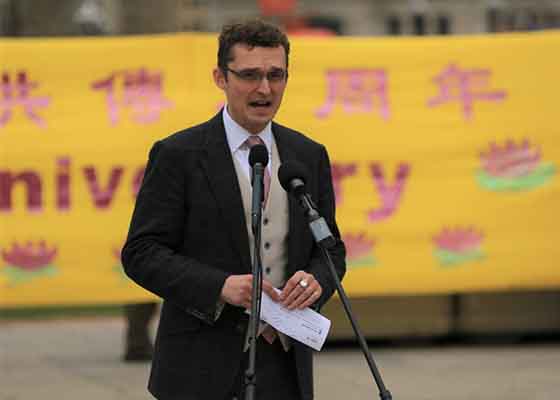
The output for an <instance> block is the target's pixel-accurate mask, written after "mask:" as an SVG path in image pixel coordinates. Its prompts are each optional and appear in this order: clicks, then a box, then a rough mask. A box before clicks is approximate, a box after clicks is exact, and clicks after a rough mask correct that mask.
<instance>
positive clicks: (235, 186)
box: [201, 112, 251, 271]
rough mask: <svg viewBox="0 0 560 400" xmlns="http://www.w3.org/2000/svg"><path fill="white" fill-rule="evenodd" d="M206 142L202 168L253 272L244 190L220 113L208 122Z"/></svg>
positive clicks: (240, 253)
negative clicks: (244, 205) (242, 195)
mask: <svg viewBox="0 0 560 400" xmlns="http://www.w3.org/2000/svg"><path fill="white" fill-rule="evenodd" d="M206 139H207V140H206V152H205V154H206V156H205V157H202V158H201V165H202V168H203V170H204V171H205V173H206V175H207V177H208V181H209V182H210V188H211V190H212V191H213V193H214V197H215V199H216V203H217V204H218V206H219V208H220V210H221V211H222V215H223V216H224V218H225V220H226V224H227V226H228V228H229V231H230V236H231V239H232V241H233V243H235V247H236V249H237V251H238V253H239V256H240V258H241V260H242V263H243V266H244V267H245V268H248V271H250V270H251V256H250V251H249V238H248V232H247V225H246V221H245V212H244V209H243V201H242V198H241V189H240V187H239V182H238V181H237V175H236V173H235V168H234V165H233V159H232V156H231V151H230V149H229V146H228V143H227V139H226V132H225V128H224V123H223V119H222V113H221V112H220V113H218V115H216V116H215V117H214V118H213V119H211V120H210V121H209V126H208V129H207V132H206Z"/></svg>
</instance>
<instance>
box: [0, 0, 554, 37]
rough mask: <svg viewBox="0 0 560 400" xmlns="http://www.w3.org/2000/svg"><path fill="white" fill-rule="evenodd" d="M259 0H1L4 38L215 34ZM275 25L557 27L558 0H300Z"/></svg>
mask: <svg viewBox="0 0 560 400" xmlns="http://www.w3.org/2000/svg"><path fill="white" fill-rule="evenodd" d="M264 3H266V1H265V0H221V1H220V0H157V1H156V0H0V33H1V34H3V35H7V36H68V35H80V34H85V35H91V34H95V35H98V34H111V35H116V34H149V33H165V32H180V31H209V32H215V31H218V30H219V29H220V27H221V26H222V25H223V24H224V23H227V22H232V21H236V20H240V19H245V18H250V17H260V16H261V15H262V10H263V6H262V4H264ZM292 3H293V5H294V6H293V10H292V11H291V12H290V13H289V14H288V15H282V16H267V18H268V19H271V20H273V21H275V22H277V23H279V24H282V25H287V26H290V25H294V24H296V25H298V26H299V27H311V28H321V29H326V30H329V31H332V32H333V33H335V34H343V35H432V34H470V33H482V32H505V31H525V30H539V29H551V28H559V27H560V2H558V1H557V0H348V1H345V2H340V1H336V0H299V1H293V2H292Z"/></svg>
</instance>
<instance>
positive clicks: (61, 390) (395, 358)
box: [0, 318, 560, 400]
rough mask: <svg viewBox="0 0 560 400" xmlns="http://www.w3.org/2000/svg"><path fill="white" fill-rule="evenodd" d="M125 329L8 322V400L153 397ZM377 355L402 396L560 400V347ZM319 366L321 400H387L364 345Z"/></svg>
mask: <svg viewBox="0 0 560 400" xmlns="http://www.w3.org/2000/svg"><path fill="white" fill-rule="evenodd" d="M122 332H123V321H122V320H121V319H119V318H93V319H92V318H89V319H80V320H75V319H74V320H65V321H57V320H55V321H52V320H51V321H43V322H3V323H2V325H1V327H0V400H66V399H68V400H149V399H151V396H150V395H149V394H148V393H147V392H146V390H145V386H146V378H147V375H148V369H149V366H148V365H147V364H137V365H130V364H124V363H122V362H121V361H120V354H121V351H122ZM371 350H372V354H373V356H374V358H375V360H376V362H377V363H378V365H379V367H380V370H381V373H382V376H383V378H384V380H385V382H386V384H387V386H388V388H389V389H390V390H391V392H392V393H393V398H394V399H395V400H402V399H406V400H424V399H425V400H428V399H429V400H436V399H438V400H439V399H445V400H449V399H453V400H455V399H456V400H474V399H489V400H501V399H504V400H506V399H507V400H521V399H523V400H527V399H531V400H557V399H558V398H560V343H556V344H554V343H552V344H550V343H549V344H538V345H525V346H513V345H510V346H505V345H499V346H497V345H496V346H489V345H484V346H444V347H434V346H424V347H422V346H415V347H408V348H407V347H403V346H398V347H393V346H385V347H383V348H372V349H371ZM315 362H316V367H317V368H316V375H315V376H316V382H315V387H316V394H317V396H316V398H317V399H318V400H335V399H337V400H338V399H344V400H353V399H379V395H378V393H377V389H376V387H375V385H374V383H373V382H372V379H371V377H370V374H369V370H368V369H367V365H366V362H365V360H364V358H363V355H362V354H361V352H360V351H359V350H358V349H356V348H347V347H346V348H330V347H329V348H328V349H326V350H324V351H323V352H321V353H320V354H317V356H316V360H315ZM209 400H212V399H209Z"/></svg>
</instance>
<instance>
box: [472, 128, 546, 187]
mask: <svg viewBox="0 0 560 400" xmlns="http://www.w3.org/2000/svg"><path fill="white" fill-rule="evenodd" d="M480 160H481V164H482V168H481V169H480V170H479V171H478V172H477V180H478V182H479V184H480V185H481V186H483V187H485V188H487V189H490V190H494V191H517V190H529V189H533V188H535V187H538V186H541V185H543V184H545V183H546V182H547V181H549V180H550V179H551V178H552V176H553V175H554V173H555V171H556V168H555V166H554V164H552V163H543V162H542V160H541V151H540V149H538V148H533V146H532V145H531V144H530V143H529V140H527V139H525V140H523V141H522V142H521V143H520V144H515V142H514V141H513V140H508V141H506V143H505V144H504V145H503V146H499V145H497V144H496V143H490V146H489V149H488V150H487V151H483V152H482V153H481V154H480Z"/></svg>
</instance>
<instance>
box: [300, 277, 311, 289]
mask: <svg viewBox="0 0 560 400" xmlns="http://www.w3.org/2000/svg"><path fill="white" fill-rule="evenodd" d="M298 285H300V286H301V287H302V288H304V289H306V288H307V286H309V282H307V279H305V278H302V279H301V280H300V281H299V282H298Z"/></svg>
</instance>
